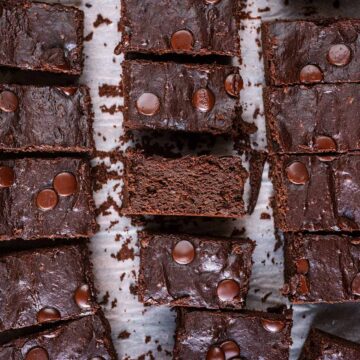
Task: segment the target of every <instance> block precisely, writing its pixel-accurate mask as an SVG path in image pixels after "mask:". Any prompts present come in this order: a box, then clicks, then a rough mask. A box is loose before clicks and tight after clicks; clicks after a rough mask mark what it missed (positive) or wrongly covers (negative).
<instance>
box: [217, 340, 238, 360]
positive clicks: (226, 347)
mask: <svg viewBox="0 0 360 360" xmlns="http://www.w3.org/2000/svg"><path fill="white" fill-rule="evenodd" d="M220 348H221V350H222V351H223V352H224V354H225V359H226V360H228V359H233V358H234V357H235V356H240V348H239V346H238V344H237V343H236V342H235V341H232V340H228V341H224V342H223V343H222V344H221V345H220Z"/></svg>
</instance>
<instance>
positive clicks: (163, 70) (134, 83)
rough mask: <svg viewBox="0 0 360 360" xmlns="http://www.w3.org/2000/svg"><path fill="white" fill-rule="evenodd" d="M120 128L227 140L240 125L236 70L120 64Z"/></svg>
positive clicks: (225, 67) (238, 82) (219, 66)
mask: <svg viewBox="0 0 360 360" xmlns="http://www.w3.org/2000/svg"><path fill="white" fill-rule="evenodd" d="M123 79H124V94H125V106H124V124H125V127H126V128H127V129H130V130H131V129H137V130H144V129H153V130H178V131H188V132H204V133H211V134H215V135H217V134H231V132H232V131H233V127H234V124H236V121H239V109H238V103H239V101H238V99H239V93H240V90H241V88H242V80H241V77H240V75H239V69H238V68H237V67H234V66H224V65H184V64H176V63H155V62H149V61H125V62H124V64H123Z"/></svg>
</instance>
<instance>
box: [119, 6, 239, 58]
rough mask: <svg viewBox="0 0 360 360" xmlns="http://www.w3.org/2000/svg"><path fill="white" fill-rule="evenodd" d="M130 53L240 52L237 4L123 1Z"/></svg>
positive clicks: (125, 39)
mask: <svg viewBox="0 0 360 360" xmlns="http://www.w3.org/2000/svg"><path fill="white" fill-rule="evenodd" d="M121 12H122V15H121V18H122V30H123V34H122V48H123V50H125V51H129V52H142V53H147V52H150V53H155V54H165V53H171V52H173V53H182V54H190V55H210V54H217V55H226V56H239V55H240V39H239V29H240V4H239V3H238V1H233V0H221V1H214V0H206V1H192V0H185V1H181V2H179V1H177V0H147V1H146V4H144V2H139V1H138V0H122V3H121Z"/></svg>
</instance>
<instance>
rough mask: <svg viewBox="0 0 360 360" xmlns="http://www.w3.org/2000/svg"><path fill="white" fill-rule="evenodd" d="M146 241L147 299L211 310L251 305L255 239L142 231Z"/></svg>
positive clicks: (143, 280) (143, 285)
mask: <svg viewBox="0 0 360 360" xmlns="http://www.w3.org/2000/svg"><path fill="white" fill-rule="evenodd" d="M140 244H141V253H140V275H139V295H140V300H141V301H143V302H145V303H147V304H156V305H161V304H169V305H172V306H191V307H204V308H208V309H219V308H234V309H239V308H242V307H243V306H244V305H245V299H246V295H247V292H248V289H249V278H250V275H251V268H252V260H251V259H252V253H253V251H254V248H255V243H254V242H253V241H251V240H248V239H246V240H241V239H226V238H211V237H198V236H191V235H185V234H148V233H142V234H141V236H140Z"/></svg>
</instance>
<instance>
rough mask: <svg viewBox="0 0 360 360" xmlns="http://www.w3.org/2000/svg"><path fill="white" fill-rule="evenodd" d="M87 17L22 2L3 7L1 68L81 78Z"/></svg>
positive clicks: (0, 13)
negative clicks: (64, 74) (85, 19)
mask: <svg viewBox="0 0 360 360" xmlns="http://www.w3.org/2000/svg"><path fill="white" fill-rule="evenodd" d="M83 32H84V13H83V12H82V11H81V10H79V9H77V8H75V7H70V6H63V5H59V4H52V5H50V4H45V3H40V2H32V1H29V0H23V1H19V2H15V1H10V2H9V1H1V3H0V42H1V51H0V66H7V67H12V68H20V69H25V70H37V71H47V72H54V73H66V74H70V75H80V74H81V72H82V66H83V56H82V51H83Z"/></svg>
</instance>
